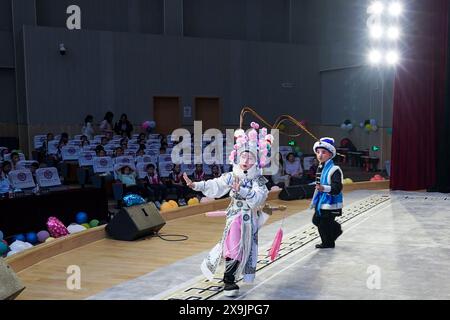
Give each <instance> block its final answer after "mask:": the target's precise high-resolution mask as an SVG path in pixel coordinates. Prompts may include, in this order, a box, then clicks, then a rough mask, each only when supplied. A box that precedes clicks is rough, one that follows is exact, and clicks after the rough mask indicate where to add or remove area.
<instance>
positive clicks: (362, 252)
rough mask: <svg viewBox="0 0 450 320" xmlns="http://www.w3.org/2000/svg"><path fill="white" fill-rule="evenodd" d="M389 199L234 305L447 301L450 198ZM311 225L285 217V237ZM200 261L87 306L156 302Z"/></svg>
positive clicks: (294, 257) (261, 275) (262, 279)
mask: <svg viewBox="0 0 450 320" xmlns="http://www.w3.org/2000/svg"><path fill="white" fill-rule="evenodd" d="M375 193H382V192H368V191H356V192H353V193H351V194H349V195H347V196H346V199H345V200H346V205H349V204H351V203H352V202H353V201H356V200H360V199H362V198H364V197H367V196H369V195H372V194H375ZM405 195H407V197H408V198H406V197H405ZM391 197H392V201H390V202H387V203H385V204H382V205H380V206H378V207H377V208H376V209H373V210H371V211H369V212H367V213H365V214H363V215H361V216H359V217H356V218H354V219H352V220H351V221H349V222H347V223H346V224H344V228H343V229H344V234H343V235H342V237H341V238H340V239H339V241H338V243H337V248H336V249H334V250H323V251H319V250H316V249H314V244H315V243H317V242H314V243H311V244H310V245H307V246H305V247H304V248H302V249H300V250H298V251H297V252H295V253H293V254H290V255H288V256H286V257H285V258H283V259H280V260H279V262H275V263H274V264H272V265H270V266H269V267H267V268H265V269H262V270H261V271H259V272H258V273H257V277H256V278H257V279H256V281H255V283H254V284H253V285H242V286H241V296H240V297H238V299H249V300H251V299H449V298H450V281H449V271H448V270H450V206H449V205H450V197H449V198H448V199H447V198H445V196H444V195H439V194H420V193H391ZM425 197H427V199H425ZM430 197H431V198H430ZM433 197H434V198H433ZM310 219H311V212H301V213H298V214H296V215H294V216H292V217H289V218H288V219H287V220H286V222H285V228H284V229H285V230H284V231H285V234H289V233H290V232H295V231H296V230H298V229H301V228H304V227H305V226H306V225H308V224H310ZM279 226H280V224H279V223H275V224H273V225H269V226H267V227H265V228H263V229H262V231H261V233H260V244H261V249H264V248H267V247H268V246H269V245H270V243H271V241H272V240H273V236H274V234H275V232H276V230H277V229H278V228H279ZM205 254H206V252H204V253H201V254H199V255H196V256H193V257H189V258H187V259H184V260H182V261H179V262H177V263H175V264H173V265H171V266H168V267H166V268H162V269H159V270H156V271H154V272H151V273H149V274H147V275H145V276H142V277H140V278H137V279H134V280H132V281H128V282H125V283H123V284H120V285H118V286H115V287H112V288H110V289H108V290H105V291H104V292H101V293H100V294H97V295H95V296H92V297H90V298H89V299H159V298H161V297H164V296H166V295H167V294H168V293H170V292H172V291H175V290H176V289H177V288H183V287H188V286H189V284H190V283H195V282H197V281H198V280H199V279H202V276H201V273H200V271H199V264H200V262H201V260H202V258H203V257H204V255H205ZM217 298H218V299H225V298H224V297H223V296H221V295H219V296H217Z"/></svg>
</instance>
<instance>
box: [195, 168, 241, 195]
mask: <svg viewBox="0 0 450 320" xmlns="http://www.w3.org/2000/svg"><path fill="white" fill-rule="evenodd" d="M232 184H233V174H232V173H231V172H227V173H224V174H223V175H221V176H220V177H219V178H216V179H212V180H208V181H200V182H195V186H194V188H193V189H194V190H195V191H200V192H202V193H203V194H204V195H205V196H207V197H208V198H220V197H223V196H224V195H226V194H227V193H228V192H230V189H231V186H232Z"/></svg>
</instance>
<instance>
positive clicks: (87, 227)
mask: <svg viewBox="0 0 450 320" xmlns="http://www.w3.org/2000/svg"><path fill="white" fill-rule="evenodd" d="M82 226H83V227H85V228H86V229H89V228H90V227H91V226H90V225H89V223H83V224H82Z"/></svg>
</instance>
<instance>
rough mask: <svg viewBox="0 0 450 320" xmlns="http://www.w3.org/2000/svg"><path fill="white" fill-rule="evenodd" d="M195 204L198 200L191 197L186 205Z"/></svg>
mask: <svg viewBox="0 0 450 320" xmlns="http://www.w3.org/2000/svg"><path fill="white" fill-rule="evenodd" d="M196 204H199V201H198V199H197V198H191V199H189V200H188V206H193V205H196Z"/></svg>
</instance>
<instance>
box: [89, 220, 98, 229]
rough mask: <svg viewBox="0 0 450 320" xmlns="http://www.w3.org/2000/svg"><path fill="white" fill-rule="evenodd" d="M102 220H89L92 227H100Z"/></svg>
mask: <svg viewBox="0 0 450 320" xmlns="http://www.w3.org/2000/svg"><path fill="white" fill-rule="evenodd" d="M99 223H100V221H98V220H97V219H93V220H91V222H89V225H90V226H91V228H95V227H98V225H99Z"/></svg>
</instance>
